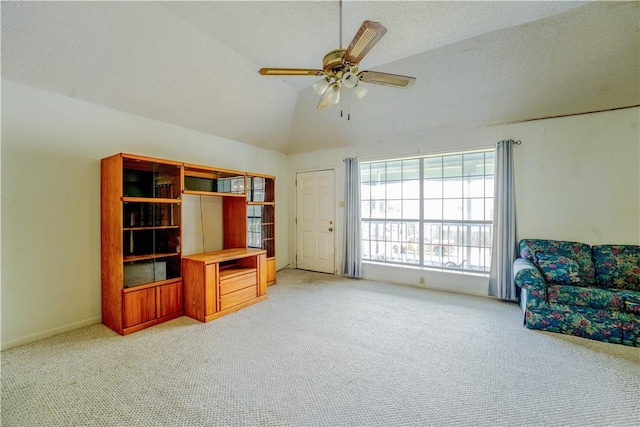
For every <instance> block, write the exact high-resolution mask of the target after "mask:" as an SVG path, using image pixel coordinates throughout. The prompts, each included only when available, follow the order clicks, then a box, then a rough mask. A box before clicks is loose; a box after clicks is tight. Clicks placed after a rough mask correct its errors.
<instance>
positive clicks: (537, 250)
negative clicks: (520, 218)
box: [520, 239, 596, 285]
mask: <svg viewBox="0 0 640 427" xmlns="http://www.w3.org/2000/svg"><path fill="white" fill-rule="evenodd" d="M520 256H521V257H522V258H526V259H528V260H530V261H531V262H533V263H534V264H536V265H537V266H538V267H539V268H540V270H541V271H542V270H543V268H542V266H541V264H540V261H541V260H543V259H544V260H543V263H544V262H547V261H548V259H549V256H552V257H556V258H555V260H554V259H552V261H556V262H557V261H558V260H560V261H562V262H560V264H559V265H560V267H561V268H562V269H564V270H566V271H567V274H568V275H567V274H565V273H564V272H563V271H558V272H555V273H553V272H551V271H549V272H547V273H546V274H545V273H544V271H543V275H544V276H545V280H547V282H552V280H549V279H551V278H552V277H553V276H554V274H555V276H556V277H559V278H561V279H566V278H568V279H567V280H565V281H562V280H560V281H554V282H555V283H577V282H582V283H584V284H589V285H592V284H595V283H596V279H595V276H596V273H595V267H594V265H593V259H592V256H591V247H590V246H589V245H587V244H586V243H579V242H568V241H564V240H544V239H522V240H520ZM557 257H563V258H557ZM565 259H570V260H573V261H574V262H575V263H576V264H577V265H578V267H579V270H580V278H579V280H578V279H576V278H575V276H572V273H571V271H570V270H571V269H573V268H574V266H573V265H572V264H571V263H569V262H565ZM550 268H551V267H550V266H548V265H547V269H550Z"/></svg>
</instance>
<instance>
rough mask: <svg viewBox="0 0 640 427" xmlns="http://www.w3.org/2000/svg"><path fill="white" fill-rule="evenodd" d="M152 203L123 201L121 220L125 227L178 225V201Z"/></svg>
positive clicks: (137, 228)
mask: <svg viewBox="0 0 640 427" xmlns="http://www.w3.org/2000/svg"><path fill="white" fill-rule="evenodd" d="M150 201H152V203H147V202H139V201H125V202H124V203H123V204H122V221H123V228H125V229H135V230H144V229H151V228H155V229H159V227H180V224H181V212H182V211H181V209H180V204H179V203H172V202H166V201H156V200H154V199H150Z"/></svg>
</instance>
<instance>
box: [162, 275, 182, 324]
mask: <svg viewBox="0 0 640 427" xmlns="http://www.w3.org/2000/svg"><path fill="white" fill-rule="evenodd" d="M157 292H158V294H157V296H158V317H164V316H168V315H170V314H173V313H177V312H179V311H182V282H176V283H170V284H168V285H162V286H158V288H157Z"/></svg>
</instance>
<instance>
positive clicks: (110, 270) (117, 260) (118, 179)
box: [100, 155, 124, 334]
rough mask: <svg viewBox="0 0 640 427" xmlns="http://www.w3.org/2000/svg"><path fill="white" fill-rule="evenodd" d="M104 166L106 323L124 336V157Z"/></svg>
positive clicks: (102, 226)
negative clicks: (121, 197) (122, 200)
mask: <svg viewBox="0 0 640 427" xmlns="http://www.w3.org/2000/svg"><path fill="white" fill-rule="evenodd" d="M100 166H101V167H100V175H101V177H100V178H101V179H100V212H101V215H100V239H101V247H102V251H101V257H100V258H101V271H100V275H101V288H102V323H104V324H105V325H106V326H108V327H109V328H111V329H113V330H114V331H116V332H118V333H120V334H122V329H123V326H122V316H123V315H122V305H123V303H122V283H123V281H124V273H123V269H122V232H121V229H122V206H121V202H120V196H121V194H122V157H121V156H120V155H115V156H111V157H108V158H106V159H102V161H101V165H100Z"/></svg>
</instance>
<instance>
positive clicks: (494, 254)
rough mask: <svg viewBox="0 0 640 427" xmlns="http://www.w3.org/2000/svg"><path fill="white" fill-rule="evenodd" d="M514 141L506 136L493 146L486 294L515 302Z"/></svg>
mask: <svg viewBox="0 0 640 427" xmlns="http://www.w3.org/2000/svg"><path fill="white" fill-rule="evenodd" d="M518 143H519V142H518ZM514 144H516V142H515V141H513V140H512V139H510V140H506V141H500V142H498V144H497V145H496V158H495V162H496V165H495V189H494V194H493V245H492V251H491V272H490V275H489V295H491V296H494V297H497V298H499V299H502V300H507V301H516V300H517V298H518V297H517V294H516V286H515V284H514V282H513V261H514V260H515V258H516V255H517V242H516V202H515V189H514V173H513V146H514Z"/></svg>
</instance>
